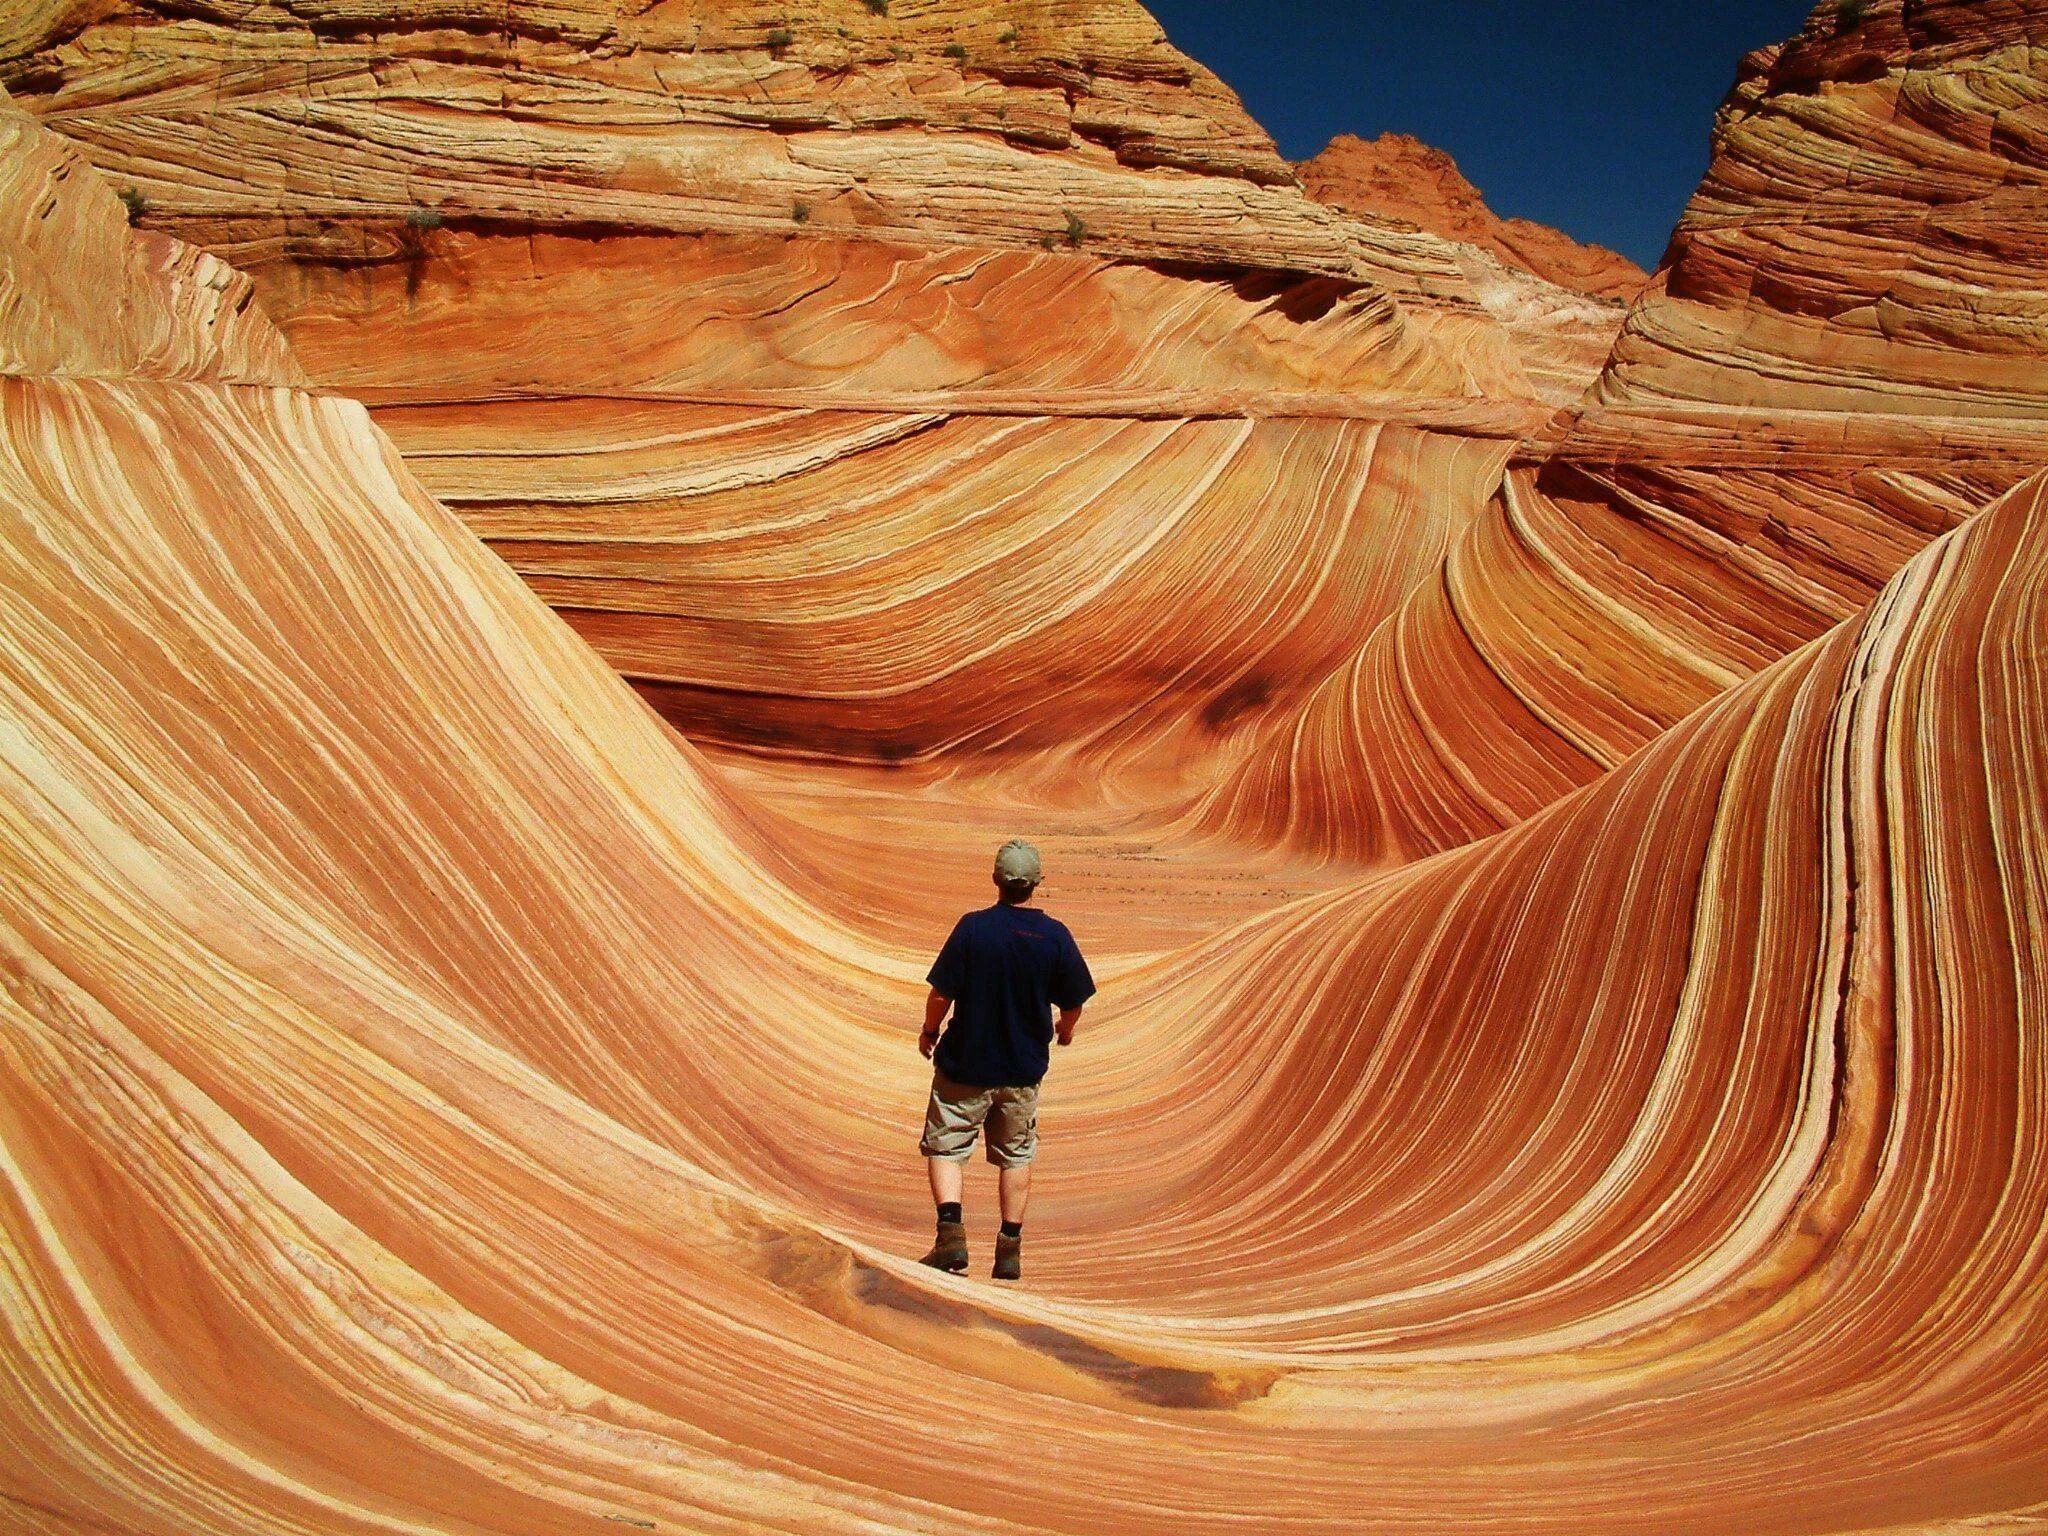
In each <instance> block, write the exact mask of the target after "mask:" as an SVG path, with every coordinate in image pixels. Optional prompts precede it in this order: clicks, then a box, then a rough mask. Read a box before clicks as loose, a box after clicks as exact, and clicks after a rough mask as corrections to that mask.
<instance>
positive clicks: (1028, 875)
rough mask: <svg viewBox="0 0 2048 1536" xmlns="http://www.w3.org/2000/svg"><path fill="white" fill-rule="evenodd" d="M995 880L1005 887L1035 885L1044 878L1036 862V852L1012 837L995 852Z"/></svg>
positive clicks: (1042, 871) (1042, 867)
mask: <svg viewBox="0 0 2048 1536" xmlns="http://www.w3.org/2000/svg"><path fill="white" fill-rule="evenodd" d="M996 878H997V879H998V880H1000V881H1002V882H1003V883H1004V884H1005V885H1036V884H1038V882H1039V881H1041V880H1043V879H1044V878H1045V869H1044V866H1043V865H1041V864H1040V863H1039V862H1038V850H1037V849H1036V848H1034V847H1032V846H1031V845H1030V844H1029V843H1027V842H1025V841H1024V839H1023V838H1021V837H1013V838H1011V839H1010V840H1009V841H1008V842H1007V843H1005V844H1003V846H1002V847H1001V848H998V849H997V850H996Z"/></svg>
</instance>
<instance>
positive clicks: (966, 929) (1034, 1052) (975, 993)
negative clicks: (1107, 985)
mask: <svg viewBox="0 0 2048 1536" xmlns="http://www.w3.org/2000/svg"><path fill="white" fill-rule="evenodd" d="M926 979H927V980H928V981H930V982H931V984H932V986H933V987H934V988H935V989H937V991H938V992H939V994H940V995H941V996H943V997H949V998H951V999H952V1000H953V1022H952V1024H950V1025H949V1026H948V1027H947V1029H946V1033H945V1035H944V1036H943V1037H942V1038H941V1039H940V1041H939V1048H938V1050H937V1051H935V1052H933V1054H932V1064H933V1065H934V1066H936V1067H937V1068H938V1069H939V1070H940V1071H941V1072H943V1073H945V1074H946V1076H948V1077H950V1078H951V1079H953V1081H954V1082H956V1083H966V1084H968V1085H969V1086H971V1087H975V1088H1028V1087H1029V1086H1031V1084H1033V1083H1035V1082H1037V1081H1038V1080H1039V1079H1040V1078H1042V1077H1044V1076H1045V1069H1046V1068H1047V1067H1048V1066H1049V1065H1050V1064H1051V1052H1050V1051H1049V1050H1048V1049H1047V1048H1048V1047H1049V1046H1050V1045H1051V1044H1052V1011H1053V1009H1055V1008H1078V1007H1080V1006H1081V1005H1082V1004H1083V1003H1085V1002H1087V1001H1088V999H1089V998H1091V997H1093V996H1094V995H1095V978H1094V977H1093V976H1090V975H1089V974H1088V962H1087V961H1085V960H1083V959H1082V958H1081V950H1080V946H1078V945H1077V944H1075V943H1074V936H1073V935H1072V934H1071V933H1069V932H1067V925H1066V924H1065V923H1063V922H1061V921H1060V920H1059V919H1058V918H1056V917H1047V916H1046V915H1045V914H1044V913H1043V912H1041V911H1039V910H1038V909H1037V908H1036V907H1006V906H1003V905H1002V904H1001V903H998V904H997V905H995V906H993V907H984V908H982V909H981V910H980V911H979V912H970V913H968V914H967V915H966V916H965V917H963V918H961V919H960V921H959V922H957V923H955V924H954V925H953V932H952V934H951V936H950V937H948V938H947V940H946V946H945V948H943V949H941V950H940V951H939V958H938V959H937V960H936V961H934V962H933V963H932V969H931V974H930V976H928V977H927V978H926Z"/></svg>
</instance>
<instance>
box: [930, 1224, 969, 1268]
mask: <svg viewBox="0 0 2048 1536" xmlns="http://www.w3.org/2000/svg"><path fill="white" fill-rule="evenodd" d="M918 1262H919V1263H920V1264H929V1265H930V1266H931V1267H932V1268H933V1269H943V1270H944V1271H945V1272H946V1273H947V1274H949V1275H964V1274H966V1273H967V1227H966V1224H965V1223H963V1222H958V1221H942V1222H940V1223H939V1238H938V1241H937V1242H935V1243H933V1244H932V1251H931V1252H930V1253H928V1254H926V1255H925V1256H924V1257H923V1258H922V1259H919V1260H918Z"/></svg>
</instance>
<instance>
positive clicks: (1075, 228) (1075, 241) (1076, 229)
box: [1060, 208, 1088, 250]
mask: <svg viewBox="0 0 2048 1536" xmlns="http://www.w3.org/2000/svg"><path fill="white" fill-rule="evenodd" d="M1060 211H1061V212H1062V213H1064V214H1065V215H1066V216H1067V227H1066V229H1065V230H1064V231H1063V232H1062V233H1061V235H1060V238H1061V239H1062V240H1064V241H1066V242H1067V248H1068V249H1069V250H1073V249H1075V248H1076V247H1078V246H1079V245H1080V243H1081V242H1082V241H1083V240H1086V239H1087V238H1088V226H1087V225H1086V224H1084V223H1082V222H1081V215H1079V214H1078V213H1076V212H1074V210H1073V209H1071V208H1063V209H1061V210H1060Z"/></svg>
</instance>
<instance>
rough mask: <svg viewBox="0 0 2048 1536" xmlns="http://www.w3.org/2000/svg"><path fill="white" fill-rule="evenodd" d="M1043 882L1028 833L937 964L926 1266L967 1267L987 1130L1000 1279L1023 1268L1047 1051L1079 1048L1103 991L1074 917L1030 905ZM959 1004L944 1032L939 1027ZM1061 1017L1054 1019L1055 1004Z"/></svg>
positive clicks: (929, 1052) (927, 1039)
mask: <svg viewBox="0 0 2048 1536" xmlns="http://www.w3.org/2000/svg"><path fill="white" fill-rule="evenodd" d="M1043 878H1044V874H1043V870H1042V868H1041V866H1040V864H1039V859H1038V850H1037V849H1036V848H1034V847H1032V846H1031V845H1030V844H1029V843H1027V842H1024V841H1023V840H1021V839H1016V840H1013V841H1011V842H1007V843H1005V844H1003V846H1002V848H1001V850H1000V851H999V852H998V853H997V854H996V868H995V882H996V891H997V893H998V900H997V902H996V904H995V905H994V906H992V907H985V908H983V909H982V910H981V911H979V912H970V913H968V914H967V915H966V916H965V917H963V918H961V919H960V921H959V922H957V923H955V924H954V925H953V932H952V935H951V936H950V937H949V938H948V939H947V940H946V945H945V948H943V949H941V950H940V951H939V958H938V960H937V961H936V962H934V963H933V965H932V969H931V975H930V976H929V977H927V978H926V979H927V980H928V981H930V983H931V988H932V990H931V996H930V997H928V998H926V999H925V1005H924V1033H923V1034H922V1035H920V1036H919V1037H918V1042H917V1047H918V1049H919V1050H920V1051H922V1052H923V1053H924V1054H925V1055H926V1056H928V1057H930V1058H931V1062H932V1096H931V1102H930V1103H929V1104H928V1105H927V1106H926V1108H925V1116H924V1139H923V1140H922V1141H921V1142H920V1143H919V1150H920V1151H922V1152H923V1153H924V1156H925V1167H926V1170H927V1171H928V1172H929V1174H930V1175H931V1184H932V1200H933V1202H934V1203H935V1204H937V1206H938V1208H939V1235H938V1241H937V1242H935V1243H934V1244H933V1245H932V1251H931V1252H930V1253H928V1254H926V1255H925V1256H924V1262H925V1263H927V1264H929V1265H931V1266H932V1268H934V1269H943V1270H946V1271H948V1272H949V1273H951V1274H956V1275H957V1274H959V1273H961V1272H962V1271H963V1270H965V1269H966V1268H967V1227H966V1223H965V1221H964V1219H963V1218H962V1216H961V1213H960V1191H961V1185H962V1183H963V1176H964V1174H965V1171H966V1164H967V1159H968V1157H969V1155H970V1154H972V1152H973V1151H974V1138H975V1135H976V1133H977V1132H978V1133H980V1135H981V1137H982V1139H983V1141H984V1143H985V1144H986V1147H987V1152H988V1160H989V1161H990V1162H992V1163H994V1164H995V1165H996V1168H997V1169H998V1170H999V1171H998V1173H997V1175H996V1178H997V1185H998V1189H999V1191H1000V1198H1001V1202H1002V1213H1003V1226H1002V1231H1001V1233H1000V1234H999V1235H998V1236H997V1238H996V1262H995V1268H994V1270H993V1271H992V1273H993V1274H994V1276H995V1278H996V1279H998V1280H1015V1279H1016V1278H1018V1276H1020V1275H1021V1274H1023V1272H1024V1266H1023V1244H1024V1204H1025V1201H1026V1200H1027V1199H1028V1198H1029V1197H1030V1194H1031V1159H1032V1157H1033V1156H1034V1155H1035V1154H1036V1153H1037V1151H1038V1083H1039V1079H1041V1078H1042V1077H1044V1076H1045V1069H1046V1067H1047V1066H1048V1065H1049V1064H1050V1062H1051V1053H1050V1051H1048V1049H1047V1047H1048V1046H1049V1045H1050V1043H1051V1042H1052V1041H1053V1040H1055V1039H1057V1040H1058V1041H1059V1043H1060V1044H1061V1045H1071V1044H1072V1043H1073V1039H1074V1026H1075V1025H1076V1024H1077V1023H1079V1022H1080V1018H1081V1005H1082V1004H1083V1003H1085V1002H1087V1001H1088V999H1089V998H1090V997H1092V996H1093V995H1094V993H1095V978H1094V977H1092V976H1090V975H1089V974H1088V962H1087V961H1085V960H1083V959H1082V958H1081V951H1080V949H1079V948H1078V947H1077V946H1076V945H1075V943H1074V936H1073V935H1072V934H1071V933H1069V932H1067V926H1066V924H1064V923H1062V922H1060V921H1059V920H1058V919H1057V918H1052V917H1048V916H1046V914H1045V913H1043V912H1041V911H1039V910H1038V909H1037V908H1036V907H1033V906H1032V905H1031V898H1032V895H1033V894H1034V893H1035V892H1036V891H1037V890H1038V885H1039V881H1040V880H1041V879H1043ZM948 1008H951V1009H952V1010H953V1023H952V1027H951V1028H950V1029H948V1030H946V1032H945V1035H944V1037H943V1038H942V1037H941V1036H940V1034H939V1026H940V1024H941V1023H942V1022H943V1021H944V1020H945V1017H946V1010H947V1009H948ZM1055 1008H1057V1009H1059V1020H1058V1022H1057V1023H1055V1022H1054V1021H1053V1016H1052V1011H1053V1009H1055Z"/></svg>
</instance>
